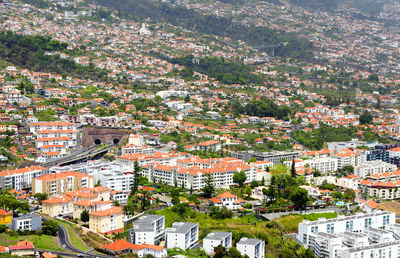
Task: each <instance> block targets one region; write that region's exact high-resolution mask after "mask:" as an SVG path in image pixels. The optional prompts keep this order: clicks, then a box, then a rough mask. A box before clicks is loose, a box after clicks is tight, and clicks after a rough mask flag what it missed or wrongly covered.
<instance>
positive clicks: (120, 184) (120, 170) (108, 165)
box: [50, 161, 134, 202]
mask: <svg viewBox="0 0 400 258" xmlns="http://www.w3.org/2000/svg"><path fill="white" fill-rule="evenodd" d="M50 171H51V172H52V173H60V172H62V171H75V172H82V173H86V174H88V175H90V176H93V177H94V181H95V182H98V181H100V185H101V186H104V187H107V188H109V189H110V190H111V191H121V192H129V191H130V187H131V185H132V184H133V178H134V175H133V170H132V169H131V168H129V167H127V166H125V165H119V164H116V162H106V161H88V162H86V163H79V164H74V165H70V166H64V167H52V168H50ZM119 197H121V198H122V196H119ZM122 199H124V198H122ZM123 202H124V201H123Z"/></svg>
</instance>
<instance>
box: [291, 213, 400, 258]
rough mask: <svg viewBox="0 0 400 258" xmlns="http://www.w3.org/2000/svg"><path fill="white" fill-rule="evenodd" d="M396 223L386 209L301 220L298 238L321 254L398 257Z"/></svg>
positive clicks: (398, 238)
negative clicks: (333, 217) (383, 210)
mask: <svg viewBox="0 0 400 258" xmlns="http://www.w3.org/2000/svg"><path fill="white" fill-rule="evenodd" d="M394 223H395V214H394V213H391V212H382V211H378V212H374V213H370V214H356V215H353V216H347V217H345V216H340V217H338V218H335V219H319V220H318V221H314V222H310V221H303V222H302V223H300V224H299V233H298V234H297V240H298V241H300V242H302V243H303V244H304V245H305V246H306V247H309V248H310V249H311V250H312V251H313V252H314V254H315V256H316V257H318V258H320V257H329V258H334V257H351V258H353V257H354V258H355V257H397V255H398V250H397V249H398V246H399V244H400V236H399V235H398V234H397V232H398V230H397V227H395V226H393V225H396V224H394ZM383 228H386V229H383ZM395 242H396V243H395ZM393 248H395V249H396V251H395V250H393ZM389 253H391V254H392V255H394V256H389ZM371 255H373V256H371ZM375 255H378V256H375Z"/></svg>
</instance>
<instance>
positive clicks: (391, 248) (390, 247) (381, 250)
mask: <svg viewBox="0 0 400 258" xmlns="http://www.w3.org/2000/svg"><path fill="white" fill-rule="evenodd" d="M399 248H400V241H398V240H397V241H391V242H385V243H379V244H372V245H367V246H362V247H352V248H349V249H346V250H344V251H343V252H342V258H360V257H399Z"/></svg>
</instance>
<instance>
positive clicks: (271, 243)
mask: <svg viewBox="0 0 400 258" xmlns="http://www.w3.org/2000/svg"><path fill="white" fill-rule="evenodd" d="M157 214H159V215H165V223H166V227H170V226H171V225H172V223H173V222H176V221H185V220H184V218H183V217H181V216H180V215H178V214H177V213H175V212H173V211H171V209H165V210H160V211H157ZM187 219H188V221H189V222H195V223H199V238H200V239H203V238H204V237H205V236H206V235H207V234H208V233H210V232H213V231H228V232H232V234H233V239H234V241H238V240H240V238H242V237H257V238H259V239H263V240H264V241H266V244H267V246H266V249H267V250H268V253H267V254H269V255H270V257H277V255H278V252H279V250H280V248H281V242H282V240H283V238H285V242H291V241H290V240H289V239H286V237H285V236H283V235H281V231H280V229H278V228H268V227H266V225H267V223H268V222H267V221H258V219H256V218H255V217H254V216H242V217H238V218H231V219H223V220H218V219H213V218H210V216H208V214H200V213H197V214H196V217H193V218H189V217H188V218H187Z"/></svg>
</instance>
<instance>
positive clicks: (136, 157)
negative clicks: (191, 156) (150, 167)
mask: <svg viewBox="0 0 400 258" xmlns="http://www.w3.org/2000/svg"><path fill="white" fill-rule="evenodd" d="M180 158H184V157H183V156H180V154H177V153H175V152H169V153H162V152H155V153H154V154H153V155H147V154H139V153H134V154H129V155H127V154H126V155H121V156H118V157H117V158H116V163H117V164H119V165H126V166H128V167H129V168H130V169H131V171H133V169H134V167H135V161H137V162H138V163H139V165H140V166H143V165H147V164H150V163H153V162H156V163H158V164H161V165H169V166H175V165H176V161H177V160H178V159H180Z"/></svg>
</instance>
